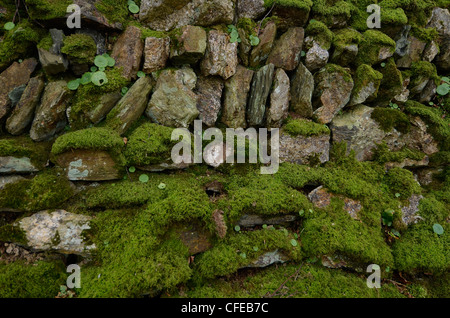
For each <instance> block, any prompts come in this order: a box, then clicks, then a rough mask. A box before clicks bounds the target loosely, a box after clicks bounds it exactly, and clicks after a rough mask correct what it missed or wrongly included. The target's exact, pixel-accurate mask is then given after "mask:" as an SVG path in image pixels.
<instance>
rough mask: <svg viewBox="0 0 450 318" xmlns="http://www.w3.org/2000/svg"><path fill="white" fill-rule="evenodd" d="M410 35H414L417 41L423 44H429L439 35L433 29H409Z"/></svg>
mask: <svg viewBox="0 0 450 318" xmlns="http://www.w3.org/2000/svg"><path fill="white" fill-rule="evenodd" d="M411 34H412V35H414V36H415V37H416V38H418V39H419V40H422V41H425V42H431V41H434V40H436V39H437V38H438V36H439V34H438V32H437V31H436V29H434V28H420V27H413V28H412V29H411Z"/></svg>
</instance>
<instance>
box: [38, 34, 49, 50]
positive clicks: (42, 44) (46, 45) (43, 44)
mask: <svg viewBox="0 0 450 318" xmlns="http://www.w3.org/2000/svg"><path fill="white" fill-rule="evenodd" d="M52 45H53V39H52V36H51V35H50V33H49V34H47V35H46V36H45V37H43V38H42V40H41V41H40V42H39V43H38V45H37V47H38V48H40V49H44V50H47V51H49V50H50V49H51V48H52Z"/></svg>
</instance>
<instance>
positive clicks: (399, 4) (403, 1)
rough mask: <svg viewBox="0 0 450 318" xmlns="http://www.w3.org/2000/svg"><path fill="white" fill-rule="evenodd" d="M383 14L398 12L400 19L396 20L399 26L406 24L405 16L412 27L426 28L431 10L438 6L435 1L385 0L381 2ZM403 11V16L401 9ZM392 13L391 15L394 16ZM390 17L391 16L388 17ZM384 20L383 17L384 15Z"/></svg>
mask: <svg viewBox="0 0 450 318" xmlns="http://www.w3.org/2000/svg"><path fill="white" fill-rule="evenodd" d="M380 6H381V8H382V12H383V11H384V10H385V11H387V12H391V11H394V12H397V15H398V16H399V17H397V18H396V21H397V24H399V23H401V24H406V22H405V15H406V17H407V18H408V21H407V22H408V23H409V24H411V25H418V26H425V24H426V23H427V21H428V18H429V17H430V15H431V10H432V9H433V7H434V6H436V2H435V1H428V0H425V1H424V0H383V1H381V2H380ZM400 8H401V9H402V11H404V13H403V14H402V13H401V12H400V10H399V9H400ZM393 14H394V13H392V14H391V15H393ZM388 17H389V16H388ZM382 19H383V15H382ZM382 21H383V20H382Z"/></svg>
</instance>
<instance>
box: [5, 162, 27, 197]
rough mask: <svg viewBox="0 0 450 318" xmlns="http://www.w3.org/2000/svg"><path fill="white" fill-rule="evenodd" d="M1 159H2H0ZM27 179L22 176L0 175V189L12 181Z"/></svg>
mask: <svg viewBox="0 0 450 318" xmlns="http://www.w3.org/2000/svg"><path fill="white" fill-rule="evenodd" d="M0 160H1V159H0ZM22 180H26V179H25V178H24V177H22V176H14V175H13V176H0V190H2V189H3V188H4V187H5V185H7V184H10V183H16V182H18V181H22Z"/></svg>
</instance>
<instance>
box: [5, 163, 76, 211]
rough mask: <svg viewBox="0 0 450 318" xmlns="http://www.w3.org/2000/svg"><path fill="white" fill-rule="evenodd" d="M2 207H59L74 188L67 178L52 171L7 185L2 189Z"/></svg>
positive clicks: (20, 208) (38, 209)
mask: <svg viewBox="0 0 450 318" xmlns="http://www.w3.org/2000/svg"><path fill="white" fill-rule="evenodd" d="M0 193H1V196H0V207H2V208H7V209H13V210H20V211H40V210H46V209H52V208H58V207H59V205H60V204H61V203H62V202H64V201H66V200H67V199H69V198H70V197H71V196H72V194H73V190H72V187H71V186H70V183H69V181H68V180H67V179H65V178H63V177H58V176H56V175H54V174H53V173H52V172H51V171H50V172H45V173H42V174H39V175H37V176H36V177H34V178H33V179H31V180H21V181H17V182H15V183H10V184H7V185H5V187H4V188H3V189H2V190H0Z"/></svg>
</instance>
